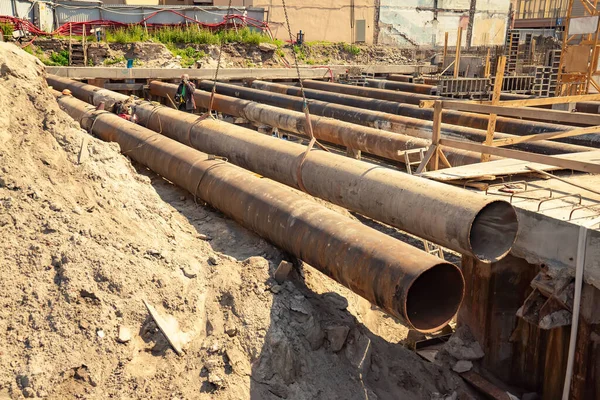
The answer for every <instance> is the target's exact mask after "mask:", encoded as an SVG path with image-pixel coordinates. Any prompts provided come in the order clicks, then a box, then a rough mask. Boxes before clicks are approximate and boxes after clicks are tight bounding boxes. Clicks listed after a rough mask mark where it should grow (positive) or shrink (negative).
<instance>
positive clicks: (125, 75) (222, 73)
mask: <svg viewBox="0 0 600 400" xmlns="http://www.w3.org/2000/svg"><path fill="white" fill-rule="evenodd" d="M349 67H351V66H350V65H330V66H328V67H320V66H319V67H302V68H300V75H301V77H302V78H303V79H319V78H327V77H329V69H328V68H330V69H331V70H332V72H333V73H334V74H341V73H345V72H346V69H348V68H349ZM353 67H360V68H363V69H364V71H365V72H370V73H376V74H382V73H394V74H399V73H414V72H419V71H420V72H421V73H430V72H433V70H435V67H434V66H431V65H358V66H353ZM46 71H48V73H49V74H53V75H57V76H61V77H64V78H71V79H94V78H101V79H111V80H123V79H178V78H180V77H181V75H182V74H188V75H190V78H192V79H212V78H214V76H215V68H202V69H190V68H108V67H46ZM296 77H297V74H296V69H295V68H221V69H220V70H219V78H220V79H224V80H228V79H229V80H234V79H235V80H237V79H248V78H258V79H294V78H296Z"/></svg>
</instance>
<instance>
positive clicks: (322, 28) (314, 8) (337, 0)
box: [219, 0, 395, 43]
mask: <svg viewBox="0 0 600 400" xmlns="http://www.w3.org/2000/svg"><path fill="white" fill-rule="evenodd" d="M219 1H221V0H219ZM394 1H395V0H394ZM350 4H351V2H350V1H349V0H296V1H287V2H286V5H287V11H288V16H289V19H290V25H291V28H292V34H293V35H295V34H296V33H298V31H299V30H302V32H304V33H305V40H306V41H315V40H324V41H329V42H354V41H355V38H356V36H355V34H356V32H355V29H354V28H353V27H352V25H351V22H352V7H351V6H350ZM252 6H253V7H262V8H265V10H267V11H268V21H269V26H270V27H271V31H272V32H273V35H275V37H277V38H279V39H282V40H289V37H288V32H287V26H286V24H285V17H284V15H283V7H282V5H281V0H254V1H253V4H252ZM374 18H375V5H374V0H354V20H365V22H366V28H365V41H366V43H373V25H374Z"/></svg>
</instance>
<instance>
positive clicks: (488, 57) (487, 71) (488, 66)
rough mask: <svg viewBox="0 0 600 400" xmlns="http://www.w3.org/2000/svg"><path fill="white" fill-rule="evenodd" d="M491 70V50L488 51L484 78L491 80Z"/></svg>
mask: <svg viewBox="0 0 600 400" xmlns="http://www.w3.org/2000/svg"><path fill="white" fill-rule="evenodd" d="M490 68H491V63H490V49H489V48H488V49H487V56H485V70H484V72H483V76H484V77H486V78H489V76H490Z"/></svg>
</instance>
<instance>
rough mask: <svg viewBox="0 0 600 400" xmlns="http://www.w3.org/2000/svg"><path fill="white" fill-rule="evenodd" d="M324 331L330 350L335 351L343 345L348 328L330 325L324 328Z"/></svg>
mask: <svg viewBox="0 0 600 400" xmlns="http://www.w3.org/2000/svg"><path fill="white" fill-rule="evenodd" d="M325 332H326V333H327V340H328V341H329V348H330V349H331V351H334V352H337V351H340V350H341V349H342V348H343V347H344V343H346V338H347V337H348V332H350V328H348V327H347V326H331V327H329V328H326V329H325Z"/></svg>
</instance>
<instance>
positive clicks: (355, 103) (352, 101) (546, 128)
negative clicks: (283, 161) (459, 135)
mask: <svg viewBox="0 0 600 400" xmlns="http://www.w3.org/2000/svg"><path fill="white" fill-rule="evenodd" d="M311 82H312V81H311ZM269 84H270V83H269V82H263V81H253V83H252V86H253V87H257V88H258V85H261V87H260V89H262V90H269V91H273V92H275V93H284V94H290V95H294V96H299V95H300V92H299V89H300V88H297V87H295V86H287V85H281V84H276V85H277V87H273V86H270V85H269ZM317 84H318V85H319V86H322V88H321V89H306V91H307V94H306V96H307V97H309V98H311V99H315V100H321V101H328V102H332V103H337V104H344V105H349V106H352V107H360V108H363V107H366V108H368V109H369V110H376V111H382V112H386V113H391V114H397V115H403V116H406V117H411V118H419V119H424V120H427V121H432V120H433V110H432V109H425V108H419V107H418V106H416V105H414V104H402V103H398V102H396V101H386V100H382V99H380V98H377V97H376V96H379V93H380V92H375V93H371V96H370V97H369V96H367V97H363V96H362V95H350V94H345V93H341V92H340V89H338V86H348V85H341V84H331V83H329V82H318V83H317ZM321 84H323V85H321ZM311 85H313V84H312V83H309V84H308V86H311ZM327 85H336V86H327ZM279 86H287V87H292V88H293V89H290V90H289V91H288V92H287V93H285V92H284V91H283V89H282V88H280V87H279ZM352 88H356V87H355V86H352ZM361 89H362V88H361ZM351 90H353V89H351ZM360 92H362V91H360ZM388 92H390V91H389V90H388ZM363 94H365V93H363ZM415 96H419V95H418V94H415ZM515 96H516V95H513V94H510V93H506V94H503V95H502V97H503V99H504V98H505V97H506V100H514V99H515ZM430 97H431V96H424V97H423V99H424V100H425V99H429V98H430ZM437 98H438V99H441V97H437ZM518 98H519V99H520V98H527V96H522V95H519V97H518ZM442 122H444V123H447V124H451V125H458V126H463V127H470V128H474V129H482V130H487V125H488V118H487V116H486V115H482V114H477V113H470V112H464V111H453V110H444V114H443V115H442ZM569 129H573V127H572V126H569V125H561V124H553V123H550V122H543V121H532V120H526V119H518V118H510V117H503V116H499V117H497V118H496V132H502V133H507V134H511V135H517V136H523V135H533V134H536V133H546V132H560V131H566V130H569ZM557 141H559V142H561V143H568V144H574V145H579V146H588V147H596V148H598V147H600V135H593V134H590V135H581V136H576V137H571V138H562V139H557Z"/></svg>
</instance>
